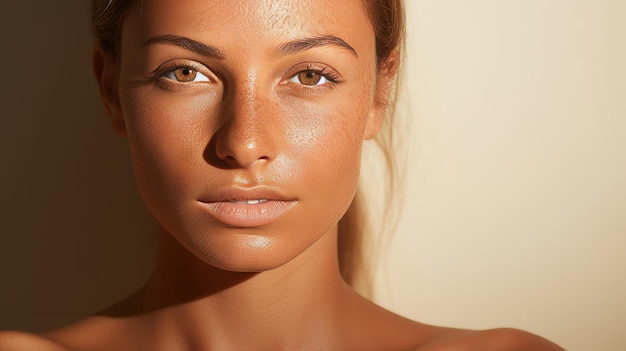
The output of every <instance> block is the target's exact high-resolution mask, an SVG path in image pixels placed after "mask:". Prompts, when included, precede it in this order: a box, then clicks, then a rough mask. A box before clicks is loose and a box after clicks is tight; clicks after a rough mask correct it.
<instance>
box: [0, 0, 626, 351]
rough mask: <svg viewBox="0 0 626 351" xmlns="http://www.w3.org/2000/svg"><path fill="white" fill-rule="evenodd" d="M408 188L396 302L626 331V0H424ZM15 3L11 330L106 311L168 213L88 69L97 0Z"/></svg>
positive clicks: (393, 259) (389, 296)
mask: <svg viewBox="0 0 626 351" xmlns="http://www.w3.org/2000/svg"><path fill="white" fill-rule="evenodd" d="M407 2H408V22H409V23H408V25H409V43H408V44H409V45H408V57H409V60H408V62H407V77H406V80H405V88H406V89H405V91H404V93H403V95H402V96H401V101H400V103H401V111H400V112H401V114H402V115H403V116H405V117H407V118H409V117H410V119H411V120H412V127H411V131H410V135H407V136H406V140H407V141H409V142H410V149H409V157H410V162H409V175H408V185H407V188H406V204H405V206H404V216H403V217H402V219H401V221H400V225H399V231H398V233H397V234H396V235H395V237H394V238H393V240H392V241H391V244H390V248H389V250H388V251H387V252H386V254H385V260H384V262H386V263H385V264H381V265H380V267H379V268H380V269H379V280H378V281H379V284H378V285H377V286H378V288H377V293H378V300H379V301H380V302H381V303H382V304H383V305H385V306H387V307H389V308H391V309H393V310H395V311H398V312H401V313H402V314H405V315H408V316H409V317H411V318H414V319H417V320H420V321H423V322H427V323H433V324H442V325H451V326H458V327H466V328H490V327H496V326H513V327H518V328H524V329H527V330H530V331H533V332H536V333H539V334H541V335H544V336H546V337H548V338H550V339H553V340H555V341H557V342H558V343H560V344H562V345H563V346H564V347H566V349H568V350H581V351H582V350H612V351H613V350H614V351H618V350H625V349H626V332H625V331H626V297H625V296H626V255H624V252H625V251H626V69H625V68H624V63H625V62H626V22H625V21H623V16H624V14H626V2H624V1H620V0H594V1H592V0H570V1H566V0H517V1H513V0H472V1H465V0H428V1H427V0H408V1H407ZM17 3H18V2H16V1H14V2H3V3H2V4H0V39H1V42H0V45H1V48H2V55H0V67H1V68H2V69H3V74H2V75H1V77H3V80H2V84H1V85H0V92H1V94H0V123H1V125H0V126H1V128H0V133H1V136H0V165H1V166H0V167H1V168H0V191H1V194H2V200H1V201H2V202H1V203H2V204H1V207H0V219H1V223H2V229H3V233H2V235H1V236H0V329H6V328H19V329H29V330H40V329H45V328H49V327H52V326H56V325H59V324H62V323H65V322H68V321H70V320H72V319H74V318H77V317H80V316H82V315H85V314H88V313H90V312H93V311H94V310H95V309H98V308H101V307H103V306H105V305H106V304H108V303H110V302H112V301H113V300H115V299H117V298H119V297H121V296H123V295H124V294H127V293H128V292H130V291H131V290H132V289H133V288H135V287H136V286H137V285H139V284H141V282H142V280H143V279H144V278H145V277H146V275H147V274H148V272H149V269H150V266H151V262H152V258H153V257H152V249H153V248H154V242H153V238H152V237H151V234H150V233H151V232H152V230H153V225H152V223H151V221H150V220H149V217H148V215H147V213H146V211H145V209H143V207H142V205H141V204H140V201H139V200H138V197H137V193H136V190H135V189H134V185H133V183H132V179H131V176H130V170H129V162H128V158H127V155H126V151H125V144H124V141H123V140H122V139H120V138H118V137H116V136H115V135H114V134H113V133H112V132H111V131H110V129H109V127H108V125H107V122H106V119H105V116H104V113H103V111H102V108H101V105H100V102H99V100H98V96H97V92H96V90H95V83H94V82H93V79H92V78H91V71H90V51H89V47H90V45H91V38H90V33H89V30H88V18H87V17H88V16H87V8H88V2H87V1H28V2H21V3H20V4H17Z"/></svg>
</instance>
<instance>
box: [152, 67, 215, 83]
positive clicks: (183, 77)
mask: <svg viewBox="0 0 626 351" xmlns="http://www.w3.org/2000/svg"><path fill="white" fill-rule="evenodd" d="M161 76H162V77H164V78H167V79H169V80H173V81H176V82H180V83H190V82H208V81H209V78H208V77H207V76H205V75H204V74H202V73H200V72H198V71H197V70H195V69H193V68H190V67H179V68H176V69H173V70H171V71H167V72H165V73H163V74H162V75H161Z"/></svg>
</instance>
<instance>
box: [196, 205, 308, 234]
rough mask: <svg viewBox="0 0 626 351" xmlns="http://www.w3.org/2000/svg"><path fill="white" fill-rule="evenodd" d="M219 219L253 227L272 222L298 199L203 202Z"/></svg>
mask: <svg viewBox="0 0 626 351" xmlns="http://www.w3.org/2000/svg"><path fill="white" fill-rule="evenodd" d="M202 204H203V205H204V207H205V208H206V209H207V210H208V212H209V213H210V214H211V216H213V217H214V218H215V219H217V220H218V221H220V222H222V223H224V224H226V225H229V226H232V227H237V228H252V227H260V226H264V225H267V224H270V223H272V222H274V221H275V220H277V219H278V218H279V217H280V216H282V215H283V214H285V213H286V212H287V211H289V209H291V208H292V207H293V206H294V205H295V204H296V201H273V200H270V201H265V202H259V203H256V204H247V203H237V202H229V201H220V202H202Z"/></svg>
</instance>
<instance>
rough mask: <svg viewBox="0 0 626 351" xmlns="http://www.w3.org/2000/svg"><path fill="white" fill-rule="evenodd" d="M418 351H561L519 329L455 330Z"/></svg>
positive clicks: (546, 341) (561, 349)
mask: <svg viewBox="0 0 626 351" xmlns="http://www.w3.org/2000/svg"><path fill="white" fill-rule="evenodd" d="M417 350H418V351H444V350H445V351H474V350H476V351H479V350H480V351H563V350H564V349H563V348H561V347H559V346H558V345H556V344H554V343H553V342H551V341H548V340H546V339H544V338H542V337H540V336H537V335H535V334H531V333H528V332H525V331H523V330H519V329H513V328H498V329H489V330H482V331H470V330H455V331H452V332H450V333H445V334H443V335H441V336H440V337H439V338H437V339H434V340H433V341H431V342H430V343H428V344H427V345H425V346H423V347H422V348H419V349H417Z"/></svg>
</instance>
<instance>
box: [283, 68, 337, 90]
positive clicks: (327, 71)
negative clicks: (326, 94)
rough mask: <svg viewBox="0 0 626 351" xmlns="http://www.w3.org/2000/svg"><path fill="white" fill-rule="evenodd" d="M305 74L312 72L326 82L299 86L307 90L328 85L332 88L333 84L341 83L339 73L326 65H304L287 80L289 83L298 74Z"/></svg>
mask: <svg viewBox="0 0 626 351" xmlns="http://www.w3.org/2000/svg"><path fill="white" fill-rule="evenodd" d="M305 72H312V73H315V74H317V75H319V76H321V77H323V78H325V79H326V80H327V81H328V82H326V83H323V84H320V85H305V84H301V85H303V86H305V87H307V88H313V87H316V86H317V87H319V86H323V85H329V86H330V87H332V86H334V85H335V84H338V83H341V76H340V75H339V73H337V71H335V70H334V69H332V68H330V67H329V66H326V65H321V66H317V65H315V64H311V63H309V64H306V66H305V67H303V68H298V70H297V71H296V72H295V73H294V74H290V75H289V80H288V81H291V80H292V79H293V78H295V77H297V76H298V75H299V74H301V73H305Z"/></svg>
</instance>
